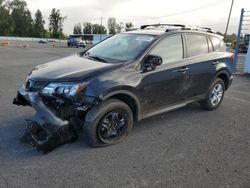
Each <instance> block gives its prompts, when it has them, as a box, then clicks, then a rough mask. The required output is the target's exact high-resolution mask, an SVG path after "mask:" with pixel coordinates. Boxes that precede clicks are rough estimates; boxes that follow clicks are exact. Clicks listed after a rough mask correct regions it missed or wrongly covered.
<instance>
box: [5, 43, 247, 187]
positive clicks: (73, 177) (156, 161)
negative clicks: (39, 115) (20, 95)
mask: <svg viewBox="0 0 250 188" xmlns="http://www.w3.org/2000/svg"><path fill="white" fill-rule="evenodd" d="M80 50H81V49H75V48H70V49H68V48H63V47H60V48H51V47H43V46H40V45H37V46H35V47H32V48H20V47H1V46H0V187H1V188H5V187H18V188H19V187H27V188H30V187H46V188H47V187H60V188H61V187H84V188H88V187H91V188H92V187H107V188H112V187H114V188H116V187H123V188H130V187H131V188H137V187H149V188H151V187H152V188H155V187H179V188H182V187H183V188H186V187H192V188H193V187H233V188H234V187H243V188H245V187H246V188H247V187H250V77H248V76H236V75H235V76H234V81H233V84H232V86H231V88H230V89H229V91H228V92H227V93H226V95H225V98H224V101H223V103H222V105H221V106H220V107H219V108H218V109H217V110H215V111H211V112H207V111H203V110H202V109H201V108H200V107H199V105H198V104H196V103H194V104H190V105H188V106H187V107H184V108H181V109H178V110H175V111H172V112H169V113H166V114H163V115H158V116H155V117H152V118H149V119H146V120H143V121H141V122H139V123H137V124H136V125H134V128H133V131H132V133H131V134H130V135H129V136H128V138H127V139H126V140H124V141H123V142H122V143H120V144H117V145H114V146H110V147H105V148H91V147H90V146H89V145H88V144H87V142H86V136H85V135H84V133H83V134H82V135H80V138H79V139H78V140H77V141H76V142H74V143H72V144H67V145H64V146H62V147H59V148H57V149H56V150H54V151H52V152H51V153H49V154H47V155H42V154H41V153H39V152H37V151H36V150H34V148H32V147H31V146H30V145H27V144H23V143H21V142H20V140H19V139H20V138H21V136H22V135H23V133H24V130H25V128H26V125H25V121H24V119H29V118H31V117H32V116H33V114H34V111H33V110H32V109H31V108H29V107H17V106H15V105H12V100H13V98H14V97H15V95H16V90H17V89H18V87H19V86H20V85H21V84H23V83H24V82H25V79H26V76H27V74H28V73H29V72H30V71H31V70H32V68H33V67H34V66H35V65H38V64H41V63H45V62H48V61H51V60H53V59H57V58H60V57H64V56H67V55H70V54H72V53H76V51H80Z"/></svg>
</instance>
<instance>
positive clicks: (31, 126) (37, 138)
mask: <svg viewBox="0 0 250 188" xmlns="http://www.w3.org/2000/svg"><path fill="white" fill-rule="evenodd" d="M26 122H27V125H28V129H27V131H26V134H25V136H28V137H29V142H30V144H31V145H32V146H33V147H35V148H36V149H37V150H38V151H42V152H43V154H46V153H48V152H50V151H52V150H53V149H55V148H56V147H58V146H60V145H63V144H66V143H70V142H74V141H75V140H76V139H77V133H76V132H75V130H74V129H73V127H72V126H70V125H64V126H61V127H56V126H52V125H49V124H46V125H44V126H41V125H39V124H38V123H36V122H34V121H32V120H26Z"/></svg>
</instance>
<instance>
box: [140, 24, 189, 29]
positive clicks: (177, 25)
mask: <svg viewBox="0 0 250 188" xmlns="http://www.w3.org/2000/svg"><path fill="white" fill-rule="evenodd" d="M150 26H152V27H160V26H168V27H181V28H185V25H182V24H149V25H142V26H141V29H146V28H147V27H150Z"/></svg>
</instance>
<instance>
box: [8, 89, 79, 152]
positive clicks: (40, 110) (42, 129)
mask: <svg viewBox="0 0 250 188" xmlns="http://www.w3.org/2000/svg"><path fill="white" fill-rule="evenodd" d="M13 104H16V105H23V106H26V105H28V106H32V107H33V108H34V109H35V111H36V113H35V116H34V117H33V118H32V119H31V120H27V124H28V131H29V133H30V136H31V138H32V143H31V144H32V145H33V146H35V147H36V148H37V149H39V150H42V151H43V152H49V151H51V150H52V149H54V148H55V147H57V146H58V145H61V144H64V143H67V142H71V141H73V140H75V139H76V138H77V135H76V133H75V131H74V129H73V128H72V127H71V126H70V123H69V121H67V120H63V119H61V118H59V117H57V116H56V115H55V114H54V113H53V112H52V111H51V110H50V109H49V108H47V107H46V105H45V104H44V103H43V100H42V98H41V96H40V94H39V92H26V91H25V87H24V86H22V87H21V88H20V89H19V90H18V92H17V96H16V98H14V100H13Z"/></svg>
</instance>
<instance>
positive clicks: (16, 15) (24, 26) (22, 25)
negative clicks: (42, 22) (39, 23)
mask: <svg viewBox="0 0 250 188" xmlns="http://www.w3.org/2000/svg"><path fill="white" fill-rule="evenodd" d="M6 5H7V7H9V9H10V10H11V18H12V21H13V25H14V30H13V35H15V36H20V37H28V36H32V34H33V20H32V17H31V13H30V11H29V9H28V8H27V3H26V2H25V1H23V0H13V1H8V2H7V3H6Z"/></svg>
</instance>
